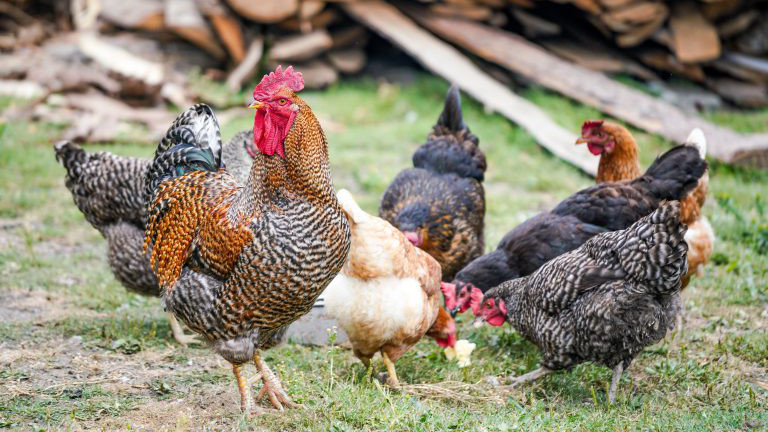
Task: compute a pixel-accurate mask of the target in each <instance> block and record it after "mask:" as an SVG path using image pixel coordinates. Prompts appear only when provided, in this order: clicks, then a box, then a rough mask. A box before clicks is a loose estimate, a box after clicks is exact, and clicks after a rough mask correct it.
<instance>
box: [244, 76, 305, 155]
mask: <svg viewBox="0 0 768 432" xmlns="http://www.w3.org/2000/svg"><path fill="white" fill-rule="evenodd" d="M303 88H304V78H302V76H301V72H296V71H294V70H293V66H288V67H287V68H285V70H283V68H282V66H278V67H277V69H275V71H274V72H271V73H269V74H267V75H264V77H263V78H262V79H261V82H259V84H258V85H257V86H256V88H255V89H254V90H253V102H252V103H251V104H250V105H249V108H253V109H255V110H257V111H256V116H255V119H254V122H253V143H254V144H255V146H256V149H258V151H259V152H261V153H262V154H264V155H267V156H272V155H273V154H275V153H277V154H278V155H280V157H283V158H284V157H285V147H284V144H283V143H284V141H285V137H286V136H288V132H289V131H290V130H291V126H293V122H294V120H295V119H296V115H297V114H298V113H299V108H300V106H301V105H302V104H303V101H302V100H301V98H299V96H298V95H297V94H296V92H298V91H300V90H301V89H303ZM256 149H254V148H252V147H249V148H248V153H250V154H251V156H255V155H256Z"/></svg>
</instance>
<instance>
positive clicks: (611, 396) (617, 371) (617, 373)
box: [608, 362, 624, 405]
mask: <svg viewBox="0 0 768 432" xmlns="http://www.w3.org/2000/svg"><path fill="white" fill-rule="evenodd" d="M622 373H624V362H620V363H619V364H617V365H616V367H615V368H613V377H612V378H611V388H610V389H608V402H610V404H611V405H613V403H614V402H616V388H617V387H618V386H619V381H620V380H621V374H622Z"/></svg>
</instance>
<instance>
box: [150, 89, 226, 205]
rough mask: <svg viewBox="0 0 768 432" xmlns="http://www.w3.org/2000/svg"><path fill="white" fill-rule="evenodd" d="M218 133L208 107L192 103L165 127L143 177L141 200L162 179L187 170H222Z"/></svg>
mask: <svg viewBox="0 0 768 432" xmlns="http://www.w3.org/2000/svg"><path fill="white" fill-rule="evenodd" d="M221 149H222V145H221V130H220V128H219V121H218V120H217V119H216V115H215V114H214V113H213V110H212V109H211V107H209V106H208V105H205V104H196V105H193V106H192V107H190V108H189V109H188V110H186V111H184V112H183V113H181V114H180V115H179V116H178V117H176V120H174V122H173V123H172V124H171V127H170V128H168V131H167V132H166V133H165V136H164V137H163V138H162V139H160V143H159V144H158V146H157V151H155V158H154V160H153V161H152V166H151V167H150V169H149V173H148V175H147V183H146V189H145V198H146V200H147V202H151V197H152V194H153V192H154V190H155V189H156V188H157V186H158V185H159V184H160V183H162V182H163V181H165V180H168V179H171V178H175V177H178V176H181V175H184V174H186V173H188V172H191V171H197V170H205V171H216V170H218V169H219V168H222V167H223V165H222V162H221Z"/></svg>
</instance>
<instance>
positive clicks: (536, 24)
mask: <svg viewBox="0 0 768 432" xmlns="http://www.w3.org/2000/svg"><path fill="white" fill-rule="evenodd" d="M512 16H514V17H515V19H516V20H517V21H518V22H519V23H520V24H522V25H523V31H524V32H525V35H526V36H528V37H532V38H535V37H539V36H555V35H559V34H560V33H562V31H563V29H562V28H561V27H560V25H559V24H556V23H553V22H552V21H548V20H545V19H544V18H540V17H539V16H537V15H534V14H532V13H530V12H526V11H525V10H523V9H520V8H512Z"/></svg>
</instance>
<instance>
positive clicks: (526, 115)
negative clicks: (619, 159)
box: [343, 1, 597, 175]
mask: <svg viewBox="0 0 768 432" xmlns="http://www.w3.org/2000/svg"><path fill="white" fill-rule="evenodd" d="M343 8H344V9H345V10H346V11H347V12H348V13H349V14H350V15H352V16H353V17H354V18H356V19H358V20H359V21H361V22H362V23H364V24H366V25H367V26H369V27H370V28H371V29H373V30H374V31H376V32H377V33H379V34H381V35H382V36H384V37H385V38H387V39H389V40H391V41H392V42H394V43H395V44H396V45H398V46H399V47H401V48H402V49H403V50H404V51H406V52H408V53H409V54H411V55H412V56H413V57H414V58H415V59H416V60H417V61H419V62H420V63H421V64H423V65H424V66H425V67H426V68H427V69H429V70H431V71H433V72H435V73H436V74H438V75H440V76H442V77H443V78H445V79H446V80H448V81H450V82H452V83H454V84H455V85H457V86H459V88H461V89H462V90H464V91H465V92H466V93H467V94H469V95H470V96H472V97H473V98H475V99H476V100H478V101H480V102H482V103H483V104H485V106H486V107H487V108H489V109H490V110H492V111H496V112H499V113H501V114H502V115H504V116H505V117H507V118H508V119H510V120H512V121H513V122H515V123H517V124H518V125H520V126H521V127H522V128H523V129H525V130H526V131H528V133H530V134H531V135H533V137H534V139H535V140H536V141H537V142H538V143H539V144H541V145H542V146H543V147H545V148H546V149H548V150H549V151H551V152H552V153H554V154H555V155H556V156H558V157H560V158H562V159H564V160H566V161H568V162H570V163H571V164H573V165H575V166H577V167H579V168H580V169H582V170H583V171H585V172H587V173H589V174H591V175H594V174H595V172H596V170H597V158H595V157H594V156H592V155H590V154H589V152H588V151H587V150H586V149H585V148H583V146H578V147H577V146H574V145H573V144H574V142H575V140H576V134H575V133H574V132H569V131H567V130H565V129H563V128H562V127H560V126H559V125H558V124H557V123H555V122H554V121H553V120H552V119H551V118H550V117H549V116H548V115H547V114H546V113H545V112H544V111H543V110H542V109H541V108H539V107H538V106H536V105H534V104H533V103H531V102H529V101H527V100H525V99H523V98H521V97H519V96H517V95H516V94H514V93H513V92H512V91H511V90H510V89H509V88H507V87H505V86H504V85H502V84H500V83H499V82H498V81H496V80H494V79H493V78H491V77H490V76H489V75H488V74H487V73H485V72H483V71H482V70H481V69H480V68H478V67H477V66H476V65H475V64H474V63H472V62H471V61H470V60H469V59H468V58H467V57H466V56H464V55H463V54H462V53H461V52H459V51H458V50H457V49H456V48H454V47H452V46H450V45H449V44H447V43H445V42H443V41H441V40H440V39H438V38H436V37H435V36H433V35H432V34H430V33H429V32H427V31H426V30H424V29H422V28H420V27H419V26H418V25H417V24H416V23H414V22H413V21H411V20H410V19H409V18H408V17H406V16H405V15H403V14H402V13H401V12H400V11H398V10H397V9H396V8H395V7H394V6H391V5H389V4H387V3H384V2H382V1H369V2H354V3H346V4H344V5H343Z"/></svg>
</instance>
